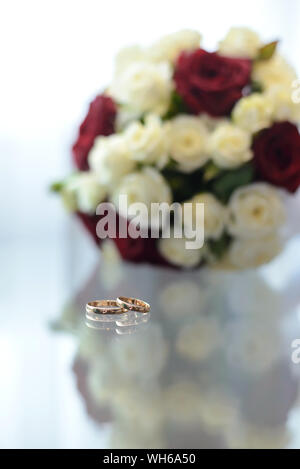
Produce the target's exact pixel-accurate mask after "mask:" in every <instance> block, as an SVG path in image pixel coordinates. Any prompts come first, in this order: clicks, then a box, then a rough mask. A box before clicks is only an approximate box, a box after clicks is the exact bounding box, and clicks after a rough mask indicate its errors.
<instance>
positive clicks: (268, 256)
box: [228, 235, 282, 269]
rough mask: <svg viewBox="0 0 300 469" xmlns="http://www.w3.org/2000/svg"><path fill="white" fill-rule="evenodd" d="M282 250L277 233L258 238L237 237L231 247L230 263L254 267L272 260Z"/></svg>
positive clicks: (241, 266)
mask: <svg viewBox="0 0 300 469" xmlns="http://www.w3.org/2000/svg"><path fill="white" fill-rule="evenodd" d="M281 250H282V241H281V239H280V238H279V237H278V236H277V235H270V236H266V237H263V238H258V239H247V238H244V239H239V238H237V239H235V240H234V241H233V243H232V245H231V246H230V248H229V253H228V259H229V262H230V264H231V265H232V266H233V267H235V268H239V269H254V268H256V267H259V266H261V265H264V264H267V263H269V262H271V261H272V260H273V259H274V258H275V257H276V256H277V255H278V254H279V253H280V252H281Z"/></svg>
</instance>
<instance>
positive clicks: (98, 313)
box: [85, 300, 127, 322]
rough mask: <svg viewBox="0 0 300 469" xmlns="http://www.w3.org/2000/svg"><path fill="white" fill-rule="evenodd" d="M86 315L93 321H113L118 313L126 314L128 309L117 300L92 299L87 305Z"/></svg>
mask: <svg viewBox="0 0 300 469" xmlns="http://www.w3.org/2000/svg"><path fill="white" fill-rule="evenodd" d="M85 311H86V317H87V319H89V320H91V321H101V322H113V321H115V319H116V318H115V315H116V314H124V313H125V312H127V309H125V308H124V307H122V306H120V305H119V304H118V303H117V302H116V300H100V301H90V302H89V303H87V304H86V307H85Z"/></svg>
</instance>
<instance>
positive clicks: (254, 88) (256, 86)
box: [250, 81, 264, 93]
mask: <svg viewBox="0 0 300 469" xmlns="http://www.w3.org/2000/svg"><path fill="white" fill-rule="evenodd" d="M250 87H251V93H262V92H263V91H264V87H263V85H262V84H261V83H260V82H259V81H252V82H251V84H250Z"/></svg>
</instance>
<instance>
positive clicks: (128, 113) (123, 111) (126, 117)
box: [115, 106, 142, 133]
mask: <svg viewBox="0 0 300 469" xmlns="http://www.w3.org/2000/svg"><path fill="white" fill-rule="evenodd" d="M141 116H142V114H141V113H140V112H139V111H133V110H132V109H130V108H128V107H126V106H119V108H118V113H117V116H116V123H115V126H116V133H118V132H123V130H125V129H126V127H127V126H128V125H129V124H132V123H133V122H135V121H137V120H139V119H140V118H141Z"/></svg>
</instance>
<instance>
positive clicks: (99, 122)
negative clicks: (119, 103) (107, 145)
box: [72, 94, 117, 171]
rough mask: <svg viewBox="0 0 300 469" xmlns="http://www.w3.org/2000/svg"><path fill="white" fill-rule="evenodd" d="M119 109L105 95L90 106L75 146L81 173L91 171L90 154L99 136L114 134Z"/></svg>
mask: <svg viewBox="0 0 300 469" xmlns="http://www.w3.org/2000/svg"><path fill="white" fill-rule="evenodd" d="M116 113H117V109H116V106H115V103H114V101H113V100H112V99H111V98H110V97H109V96H105V95H103V94H102V95H100V96H97V97H96V98H95V99H94V101H92V103H91V104H90V107H89V111H88V114H87V116H86V118H85V119H84V121H83V122H82V124H81V126H80V128H79V135H78V138H77V140H76V142H75V144H74V145H73V148H72V152H73V159H74V162H75V165H76V167H77V168H78V169H79V170H80V171H86V170H88V169H89V165H88V154H89V151H90V149H91V148H92V146H93V144H94V140H95V138H96V137H97V136H98V135H110V134H112V133H114V123H115V117H116Z"/></svg>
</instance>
